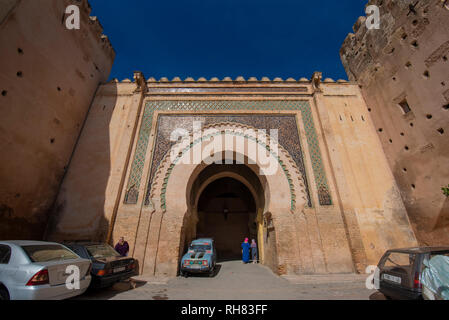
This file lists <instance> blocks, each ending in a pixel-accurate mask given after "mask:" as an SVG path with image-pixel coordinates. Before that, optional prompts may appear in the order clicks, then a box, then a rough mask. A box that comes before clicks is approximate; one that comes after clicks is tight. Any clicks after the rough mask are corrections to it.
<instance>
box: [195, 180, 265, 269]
mask: <svg viewBox="0 0 449 320" xmlns="http://www.w3.org/2000/svg"><path fill="white" fill-rule="evenodd" d="M197 208H198V224H197V238H200V237H211V238H214V239H215V246H216V249H217V253H218V260H234V259H240V258H241V246H240V245H241V243H242V241H243V240H244V238H246V237H248V238H249V239H257V224H256V222H255V220H256V215H257V207H256V202H255V200H254V198H253V195H252V194H251V192H250V190H249V189H248V188H247V187H246V186H245V185H244V184H243V183H241V182H240V181H238V180H236V179H233V178H229V177H225V178H220V179H217V180H215V181H213V182H212V183H210V184H209V185H208V186H207V187H206V188H205V189H204V190H203V192H202V193H201V196H200V198H199V201H198V207H197Z"/></svg>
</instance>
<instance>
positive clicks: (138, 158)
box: [125, 100, 332, 205]
mask: <svg viewBox="0 0 449 320" xmlns="http://www.w3.org/2000/svg"><path fill="white" fill-rule="evenodd" d="M279 110H286V111H288V110H299V111H300V112H301V115H302V119H303V123H304V128H305V133H306V138H307V144H308V147H309V152H310V160H311V164H312V168H313V174H314V178H315V183H316V187H317V190H318V199H319V204H320V205H332V199H331V195H330V190H329V186H328V183H327V178H326V173H325V171H324V166H323V162H322V157H321V152H320V147H319V141H318V135H317V133H316V129H315V124H314V122H313V117H312V110H311V108H310V104H309V102H308V101H300V100H260V101H259V100H212V101H210V100H208V101H205V100H152V101H147V103H146V104H145V109H144V112H143V119H142V126H141V128H140V131H139V136H138V140H137V146H136V151H135V153H134V158H133V162H132V164H131V172H130V175H129V179H128V184H127V188H126V194H125V203H126V204H135V203H137V199H138V196H139V194H138V190H139V188H140V184H141V178H142V173H143V166H144V163H145V155H146V152H147V148H148V143H149V137H150V132H151V126H152V121H153V116H154V112H155V111H192V112H195V111H206V112H207V111H210V112H211V113H213V112H214V111H249V112H251V111H279Z"/></svg>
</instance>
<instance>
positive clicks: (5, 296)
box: [0, 288, 9, 300]
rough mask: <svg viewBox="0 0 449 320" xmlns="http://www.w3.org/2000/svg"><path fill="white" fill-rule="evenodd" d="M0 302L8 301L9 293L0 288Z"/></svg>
mask: <svg viewBox="0 0 449 320" xmlns="http://www.w3.org/2000/svg"><path fill="white" fill-rule="evenodd" d="M0 300H9V293H8V291H6V290H5V289H3V288H0Z"/></svg>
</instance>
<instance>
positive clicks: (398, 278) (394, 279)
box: [383, 273, 401, 284]
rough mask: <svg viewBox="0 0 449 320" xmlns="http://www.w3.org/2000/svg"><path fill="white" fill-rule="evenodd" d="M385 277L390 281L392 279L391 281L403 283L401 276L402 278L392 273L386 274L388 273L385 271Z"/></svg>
mask: <svg viewBox="0 0 449 320" xmlns="http://www.w3.org/2000/svg"><path fill="white" fill-rule="evenodd" d="M383 278H384V279H385V280H388V281H391V282H394V283H398V284H401V278H400V277H395V276H392V275H391V274H386V273H384V275H383Z"/></svg>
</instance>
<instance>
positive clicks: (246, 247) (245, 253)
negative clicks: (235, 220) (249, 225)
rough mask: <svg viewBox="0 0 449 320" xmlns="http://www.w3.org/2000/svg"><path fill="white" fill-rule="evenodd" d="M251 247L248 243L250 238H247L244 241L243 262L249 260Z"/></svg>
mask: <svg viewBox="0 0 449 320" xmlns="http://www.w3.org/2000/svg"><path fill="white" fill-rule="evenodd" d="M249 248H250V244H249V243H248V238H245V241H244V242H243V243H242V261H243V263H248V262H249Z"/></svg>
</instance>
